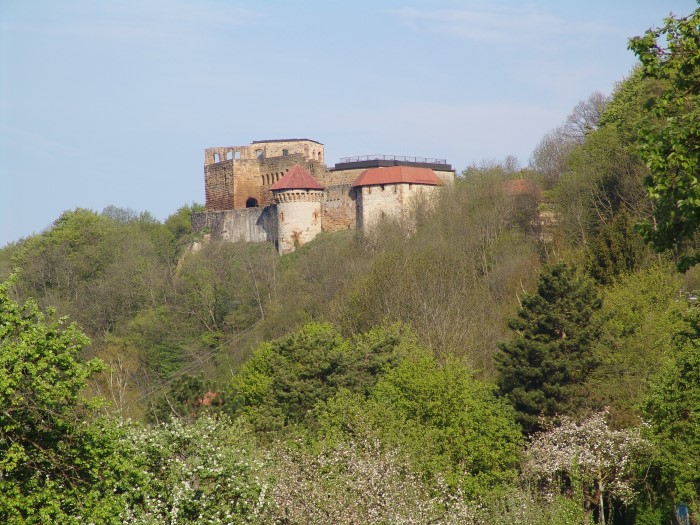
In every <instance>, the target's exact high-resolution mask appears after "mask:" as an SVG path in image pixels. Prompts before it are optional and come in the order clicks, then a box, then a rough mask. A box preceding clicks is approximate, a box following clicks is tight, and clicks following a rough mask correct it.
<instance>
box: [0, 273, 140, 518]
mask: <svg viewBox="0 0 700 525" xmlns="http://www.w3.org/2000/svg"><path fill="white" fill-rule="evenodd" d="M88 342H89V341H88V339H87V337H85V335H84V334H82V333H81V332H80V331H79V330H78V328H77V327H76V326H75V325H74V324H71V325H68V326H65V319H56V318H55V317H54V316H53V313H52V312H49V314H48V317H45V316H44V315H43V314H41V313H40V312H39V310H38V309H37V307H36V305H35V304H34V303H33V302H27V303H25V304H24V305H20V304H18V303H17V302H15V301H14V300H12V299H11V298H10V284H9V283H4V284H0V407H2V411H1V412H0V520H2V521H3V522H5V523H47V522H51V521H58V522H61V523H83V522H84V520H85V519H88V520H89V519H92V520H96V521H101V522H103V523H108V522H115V520H114V518H113V516H114V515H115V508H116V507H118V506H119V505H120V498H119V494H120V493H121V492H122V491H123V490H124V485H128V483H129V478H130V475H129V472H130V469H129V465H128V464H127V463H125V462H124V460H123V459H122V458H121V456H120V455H119V454H118V453H117V448H118V446H119V441H118V439H115V435H114V433H113V432H112V430H111V429H110V426H109V424H108V423H105V424H96V423H90V422H89V421H86V419H87V418H89V417H90V416H91V413H92V410H91V405H90V404H89V403H87V402H86V400H85V399H84V398H83V397H82V396H81V391H82V390H83V388H84V387H85V385H86V382H87V380H88V378H89V377H90V376H91V375H92V374H93V373H95V372H96V371H98V370H100V369H101V368H102V365H101V363H100V362H98V361H96V360H93V361H90V362H87V363H84V362H81V361H79V360H78V358H77V355H78V352H79V350H80V348H81V347H82V346H84V345H86V344H87V343H88Z"/></svg>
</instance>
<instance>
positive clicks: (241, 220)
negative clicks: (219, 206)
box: [192, 206, 277, 242]
mask: <svg viewBox="0 0 700 525" xmlns="http://www.w3.org/2000/svg"><path fill="white" fill-rule="evenodd" d="M205 228H208V229H209V231H210V234H211V238H212V239H214V240H221V241H227V242H240V241H247V242H265V241H272V242H276V241H277V210H276V208H275V206H268V207H267V208H244V209H242V210H225V211H204V212H197V213H193V214H192V229H193V230H194V231H202V230H204V229H205Z"/></svg>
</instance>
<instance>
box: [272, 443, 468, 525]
mask: <svg viewBox="0 0 700 525" xmlns="http://www.w3.org/2000/svg"><path fill="white" fill-rule="evenodd" d="M275 459H276V461H275V468H274V475H275V477H276V480H277V483H276V484H275V487H274V488H273V489H272V494H271V497H272V500H273V504H272V505H271V506H270V511H271V514H272V515H271V516H268V521H269V522H272V523H285V524H300V525H301V524H304V525H316V524H318V525H321V524H324V525H325V524H327V523H333V524H336V525H342V524H348V525H350V524H359V523H362V524H364V525H372V524H377V525H379V524H386V523H392V524H395V525H424V524H426V523H432V524H435V525H452V524H454V525H456V524H469V523H475V522H476V517H475V513H474V511H473V510H471V509H470V508H469V507H468V506H467V505H466V503H465V502H464V499H463V497H462V496H461V494H459V493H451V492H449V491H448V490H447V489H446V488H445V487H442V490H438V491H436V492H433V491H432V490H431V489H430V488H429V486H428V485H427V484H426V483H424V482H423V480H422V479H421V477H420V475H418V474H416V473H415V472H413V471H412V470H411V469H410V467H409V466H408V464H407V461H406V459H405V458H403V457H402V456H401V454H400V453H399V452H398V451H397V450H396V449H386V448H384V447H382V445H381V444H380V443H379V441H377V440H375V439H372V438H371V437H365V438H361V439H358V440H356V441H351V442H350V441H349V442H344V443H339V444H336V445H334V446H322V449H321V450H320V452H318V453H316V454H314V453H310V452H308V451H307V450H305V449H304V447H303V445H300V446H299V447H298V448H296V449H295V448H294V447H282V448H281V449H280V450H279V452H278V455H277V457H276V458H275ZM263 521H265V520H263Z"/></svg>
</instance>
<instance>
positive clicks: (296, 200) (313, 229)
mask: <svg viewBox="0 0 700 525" xmlns="http://www.w3.org/2000/svg"><path fill="white" fill-rule="evenodd" d="M323 189H324V188H323V186H321V184H319V182H318V181H317V180H316V179H314V178H313V177H312V176H311V174H310V173H309V172H308V171H306V170H305V169H304V168H302V167H301V166H300V165H299V164H295V165H294V166H293V167H292V168H291V169H290V170H289V171H288V172H287V173H286V174H285V175H284V177H282V178H281V179H280V180H278V181H277V182H276V183H275V184H273V185H272V186H271V187H270V190H271V191H272V194H273V195H274V198H275V202H276V203H277V249H278V250H279V253H280V254H285V253H290V252H293V251H294V250H295V249H296V247H297V246H302V245H303V244H305V243H307V242H309V241H312V240H313V239H314V238H315V237H316V236H317V235H318V234H319V233H321V200H322V198H323Z"/></svg>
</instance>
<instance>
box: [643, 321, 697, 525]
mask: <svg viewBox="0 0 700 525" xmlns="http://www.w3.org/2000/svg"><path fill="white" fill-rule="evenodd" d="M697 322H698V320H697V319H695V323H697ZM696 331H697V325H696ZM643 412H644V416H645V419H646V420H647V421H648V422H649V425H650V427H649V438H650V439H651V441H652V442H653V443H654V444H655V445H656V447H655V448H656V454H657V457H656V464H657V470H658V476H657V479H656V488H657V490H658V492H659V495H660V496H662V497H665V498H667V499H670V500H671V501H672V502H673V503H674V504H678V503H686V504H688V505H689V506H690V509H691V512H693V513H695V516H696V517H697V516H698V515H700V342H698V340H697V333H694V334H686V335H685V336H681V337H679V340H678V342H677V345H676V348H675V349H674V352H673V355H672V357H671V359H670V360H669V361H668V362H667V363H666V364H665V366H664V367H663V369H662V371H661V373H660V374H659V376H658V378H657V379H656V380H655V381H654V383H653V387H652V391H651V392H650V394H649V396H648V398H647V400H646V402H645V403H644V406H643ZM696 519H697V518H696Z"/></svg>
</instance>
